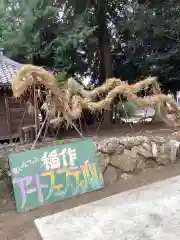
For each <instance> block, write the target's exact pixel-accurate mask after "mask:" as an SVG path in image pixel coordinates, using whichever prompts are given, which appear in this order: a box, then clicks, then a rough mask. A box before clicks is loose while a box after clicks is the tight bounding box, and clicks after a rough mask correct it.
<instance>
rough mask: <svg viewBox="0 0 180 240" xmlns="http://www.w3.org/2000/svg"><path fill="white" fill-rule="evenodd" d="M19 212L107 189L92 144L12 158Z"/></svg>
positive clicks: (23, 154) (65, 146) (14, 186)
mask: <svg viewBox="0 0 180 240" xmlns="http://www.w3.org/2000/svg"><path fill="white" fill-rule="evenodd" d="M9 161H10V168H11V176H12V181H13V188H14V195H15V199H16V207H17V211H18V212H22V211H28V210H30V209H33V208H37V207H39V206H41V205H44V204H47V203H54V202H57V201H61V200H64V199H67V198H71V197H73V196H76V195H78V194H82V193H85V192H92V191H96V190H98V189H101V188H103V187H104V183H103V177H102V174H101V171H100V166H99V162H98V159H97V156H96V153H95V146H94V143H93V142H92V140H85V141H81V142H74V143H71V144H63V145H56V146H54V147H47V148H40V149H36V150H31V151H25V152H21V153H13V154H11V155H10V156H9Z"/></svg>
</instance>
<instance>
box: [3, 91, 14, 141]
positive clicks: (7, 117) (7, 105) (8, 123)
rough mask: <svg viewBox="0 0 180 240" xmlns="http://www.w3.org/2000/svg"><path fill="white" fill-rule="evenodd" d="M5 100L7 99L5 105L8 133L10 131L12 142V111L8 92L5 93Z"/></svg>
mask: <svg viewBox="0 0 180 240" xmlns="http://www.w3.org/2000/svg"><path fill="white" fill-rule="evenodd" d="M4 101H5V107H6V120H7V125H8V133H9V138H10V142H12V129H11V117H10V111H9V100H8V96H7V94H6V93H5V94H4Z"/></svg>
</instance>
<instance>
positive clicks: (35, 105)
mask: <svg viewBox="0 0 180 240" xmlns="http://www.w3.org/2000/svg"><path fill="white" fill-rule="evenodd" d="M34 81H35V80H34ZM33 87H34V124H35V135H36V138H37V134H38V133H37V132H38V130H37V129H38V127H37V99H36V85H35V82H34V84H33Z"/></svg>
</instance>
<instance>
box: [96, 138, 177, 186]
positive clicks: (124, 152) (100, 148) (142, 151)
mask: <svg viewBox="0 0 180 240" xmlns="http://www.w3.org/2000/svg"><path fill="white" fill-rule="evenodd" d="M179 149H180V142H179V141H178V140H176V138H175V137H173V135H172V136H171V137H170V138H164V137H145V136H137V137H121V138H109V139H105V140H104V141H101V142H99V143H97V152H98V156H99V159H100V164H101V170H102V173H103V176H104V181H105V185H109V184H111V183H113V182H116V181H118V180H119V179H121V178H122V179H127V178H129V177H132V176H133V174H136V173H138V172H139V171H143V170H144V169H146V168H155V167H157V166H158V165H167V164H173V163H176V162H177V161H178V160H180V150H179Z"/></svg>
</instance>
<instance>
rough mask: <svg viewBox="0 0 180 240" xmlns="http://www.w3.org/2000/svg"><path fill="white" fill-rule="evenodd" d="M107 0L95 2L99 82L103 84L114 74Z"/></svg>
mask: <svg viewBox="0 0 180 240" xmlns="http://www.w3.org/2000/svg"><path fill="white" fill-rule="evenodd" d="M106 6H107V3H106V0H97V1H96V4H95V17H96V21H97V32H96V35H97V38H98V49H99V59H100V63H99V71H100V75H99V84H100V85H102V84H103V83H104V82H105V80H106V79H107V78H109V77H111V74H112V61H111V48H110V36H109V32H108V27H107V18H106Z"/></svg>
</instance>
